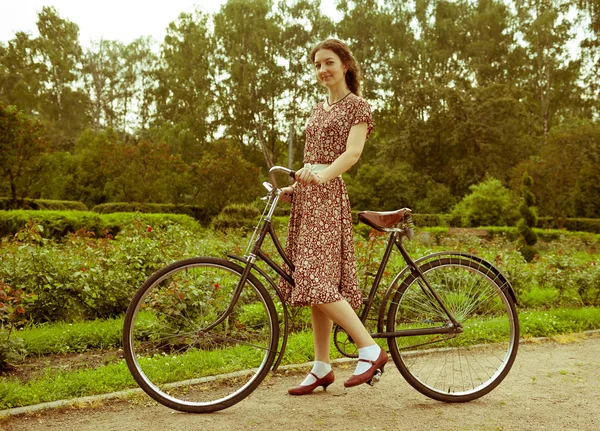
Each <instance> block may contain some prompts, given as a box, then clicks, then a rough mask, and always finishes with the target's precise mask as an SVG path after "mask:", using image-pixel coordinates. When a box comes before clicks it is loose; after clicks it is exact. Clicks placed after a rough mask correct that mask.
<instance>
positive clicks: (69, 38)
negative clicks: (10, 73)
mask: <svg viewBox="0 0 600 431" xmlns="http://www.w3.org/2000/svg"><path fill="white" fill-rule="evenodd" d="M37 28H38V31H39V33H40V36H39V38H37V39H36V54H37V55H36V57H37V58H38V59H39V65H40V70H39V73H38V79H40V81H41V84H42V85H41V90H40V99H39V103H38V109H39V112H40V114H41V115H42V118H43V119H44V120H45V121H46V122H47V123H48V127H49V128H50V129H51V133H50V136H51V137H52V141H53V144H54V147H55V148H58V149H67V150H68V149H72V148H73V145H74V143H75V139H76V137H77V135H78V134H79V133H81V132H82V131H83V130H84V128H85V126H86V125H87V122H88V119H87V103H88V100H87V97H86V95H85V93H84V92H83V91H82V90H80V89H79V88H78V86H77V83H78V80H79V78H80V74H81V71H80V68H81V59H82V49H81V46H80V45H79V27H78V26H77V24H75V23H72V22H70V21H68V20H64V19H62V18H60V16H59V15H58V12H57V11H56V9H55V8H53V7H47V6H46V7H43V8H42V11H41V12H40V13H39V14H38V21H37Z"/></svg>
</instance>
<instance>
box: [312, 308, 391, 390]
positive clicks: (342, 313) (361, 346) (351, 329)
mask: <svg viewBox="0 0 600 431" xmlns="http://www.w3.org/2000/svg"><path fill="white" fill-rule="evenodd" d="M318 307H319V309H320V310H321V311H322V312H323V313H324V314H326V315H327V316H328V317H329V318H330V319H331V320H333V321H334V322H335V323H337V324H338V325H340V326H341V327H342V328H344V330H345V331H346V332H347V333H348V335H350V337H352V339H353V340H354V342H355V343H356V346H357V347H358V358H359V361H358V363H357V364H356V369H355V370H354V373H353V376H352V377H351V378H350V379H348V380H347V381H346V382H345V383H344V386H348V387H349V386H356V385H357V384H361V383H365V382H367V381H369V380H370V379H371V378H372V377H373V375H374V374H375V372H376V370H377V368H381V367H383V366H384V365H385V363H386V362H387V361H388V357H387V354H386V353H385V352H384V351H383V350H382V349H381V348H380V347H379V346H378V345H377V343H375V340H373V338H372V337H371V335H370V334H369V331H367V329H366V328H365V326H364V325H363V324H362V322H361V321H360V319H359V317H358V316H357V315H356V313H355V312H354V310H353V309H352V307H350V304H348V302H346V301H344V300H342V301H338V302H331V303H328V304H319V305H318ZM361 359H362V360H361Z"/></svg>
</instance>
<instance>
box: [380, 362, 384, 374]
mask: <svg viewBox="0 0 600 431" xmlns="http://www.w3.org/2000/svg"><path fill="white" fill-rule="evenodd" d="M384 368H385V364H383V365H382V366H381V367H379V371H381V374H383V369H384Z"/></svg>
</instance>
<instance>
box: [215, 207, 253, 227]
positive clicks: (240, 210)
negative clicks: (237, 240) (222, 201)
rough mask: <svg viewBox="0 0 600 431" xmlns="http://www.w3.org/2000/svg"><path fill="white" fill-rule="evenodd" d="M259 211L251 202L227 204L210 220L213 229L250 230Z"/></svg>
mask: <svg viewBox="0 0 600 431" xmlns="http://www.w3.org/2000/svg"><path fill="white" fill-rule="evenodd" d="M259 216H260V211H259V210H258V209H257V208H256V207H255V206H254V205H252V204H249V205H243V204H234V205H228V206H226V207H225V208H223V210H222V211H221V212H220V213H219V215H218V216H217V217H215V218H214V219H213V221H212V226H213V228H214V229H217V230H220V231H223V232H225V231H227V229H242V230H244V231H250V230H252V229H253V228H254V226H255V225H256V221H257V219H258V217H259Z"/></svg>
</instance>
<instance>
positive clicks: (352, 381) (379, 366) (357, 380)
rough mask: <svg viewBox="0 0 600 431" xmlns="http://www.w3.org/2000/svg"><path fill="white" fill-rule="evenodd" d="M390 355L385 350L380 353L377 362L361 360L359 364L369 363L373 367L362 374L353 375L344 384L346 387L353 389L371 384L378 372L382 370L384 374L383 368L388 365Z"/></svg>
mask: <svg viewBox="0 0 600 431" xmlns="http://www.w3.org/2000/svg"><path fill="white" fill-rule="evenodd" d="M387 361H388V355H387V353H385V351H384V350H383V349H381V352H379V357H378V358H377V360H375V361H369V360H368V359H359V362H368V363H370V364H372V365H371V368H369V369H368V370H367V371H365V372H364V373H362V374H356V375H352V377H350V378H349V379H348V380H346V381H345V382H344V386H345V387H347V388H351V387H352V386H358V385H360V384H363V383H367V382H370V381H371V379H372V378H373V376H374V375H375V373H376V372H377V370H381V372H382V373H383V368H384V367H385V364H387Z"/></svg>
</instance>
